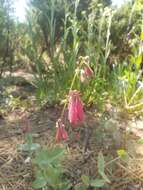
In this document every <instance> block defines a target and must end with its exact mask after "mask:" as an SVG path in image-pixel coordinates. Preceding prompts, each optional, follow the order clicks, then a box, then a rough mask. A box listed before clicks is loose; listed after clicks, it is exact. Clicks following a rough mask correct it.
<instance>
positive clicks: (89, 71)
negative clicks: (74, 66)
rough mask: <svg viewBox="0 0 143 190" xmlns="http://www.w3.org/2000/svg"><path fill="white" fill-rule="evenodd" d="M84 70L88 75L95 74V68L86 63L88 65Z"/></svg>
mask: <svg viewBox="0 0 143 190" xmlns="http://www.w3.org/2000/svg"><path fill="white" fill-rule="evenodd" d="M84 72H85V75H86V77H92V76H93V74H94V72H93V70H92V69H91V67H90V66H88V65H86V66H85V67H84Z"/></svg>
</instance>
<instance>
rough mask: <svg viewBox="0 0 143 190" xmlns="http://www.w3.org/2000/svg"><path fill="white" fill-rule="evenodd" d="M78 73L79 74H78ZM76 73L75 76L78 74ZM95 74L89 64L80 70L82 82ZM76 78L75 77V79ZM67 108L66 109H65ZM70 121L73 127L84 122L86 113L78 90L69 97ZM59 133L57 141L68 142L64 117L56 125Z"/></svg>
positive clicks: (71, 92) (77, 136)
mask: <svg viewBox="0 0 143 190" xmlns="http://www.w3.org/2000/svg"><path fill="white" fill-rule="evenodd" d="M77 73H78V72H77ZM77 73H75V76H76V74H77ZM93 74H94V72H93V70H92V69H91V67H90V66H89V64H86V63H84V64H83V68H82V69H81V70H80V80H81V82H84V81H86V80H87V79H89V78H91V77H92V76H93ZM74 78H75V77H74ZM64 108H65V107H64ZM68 120H69V122H70V123H71V124H72V125H73V126H77V124H78V123H79V122H80V123H83V122H84V111H83V102H82V100H81V97H80V92H79V91H77V90H71V91H70V92H69V96H68ZM56 127H57V132H56V141H57V142H60V141H66V140H67V139H68V133H67V131H66V129H65V125H64V124H63V121H62V117H61V118H60V119H58V121H57V123H56ZM75 136H76V139H79V134H77V133H76V135H75Z"/></svg>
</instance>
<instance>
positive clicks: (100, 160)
mask: <svg viewBox="0 0 143 190" xmlns="http://www.w3.org/2000/svg"><path fill="white" fill-rule="evenodd" d="M97 165H98V172H99V174H100V175H101V177H102V178H103V179H104V180H105V181H106V182H107V183H110V180H109V179H108V177H107V176H106V174H105V172H104V168H105V161H104V156H103V154H102V152H100V153H99V154H98V162H97Z"/></svg>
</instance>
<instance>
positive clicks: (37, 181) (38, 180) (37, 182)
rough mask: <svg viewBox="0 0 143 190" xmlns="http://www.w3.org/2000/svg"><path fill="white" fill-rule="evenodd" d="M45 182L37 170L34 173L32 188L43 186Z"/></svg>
mask: <svg viewBox="0 0 143 190" xmlns="http://www.w3.org/2000/svg"><path fill="white" fill-rule="evenodd" d="M46 184H47V181H46V179H45V178H44V176H43V175H42V173H41V172H40V171H38V172H37V174H36V179H35V181H34V182H33V183H32V186H33V188H35V189H39V188H42V187H45V186H46Z"/></svg>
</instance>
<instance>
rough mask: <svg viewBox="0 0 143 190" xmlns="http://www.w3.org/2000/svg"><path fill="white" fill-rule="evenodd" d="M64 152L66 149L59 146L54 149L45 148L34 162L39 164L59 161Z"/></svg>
mask: <svg viewBox="0 0 143 190" xmlns="http://www.w3.org/2000/svg"><path fill="white" fill-rule="evenodd" d="M63 154H64V150H63V149H61V148H58V147H56V148H54V149H43V150H41V152H39V153H38V155H37V156H36V158H35V159H34V163H35V164H37V165H39V166H44V165H49V164H51V163H58V162H59V158H61V156H63Z"/></svg>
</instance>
